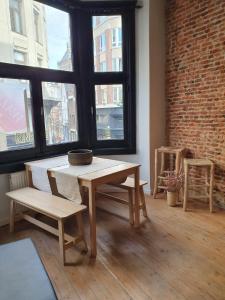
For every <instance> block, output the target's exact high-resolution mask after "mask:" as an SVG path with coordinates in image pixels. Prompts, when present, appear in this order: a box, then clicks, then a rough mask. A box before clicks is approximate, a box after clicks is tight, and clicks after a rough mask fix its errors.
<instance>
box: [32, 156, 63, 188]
mask: <svg viewBox="0 0 225 300" xmlns="http://www.w3.org/2000/svg"><path fill="white" fill-rule="evenodd" d="M66 164H68V157H67V156H66V155H64V156H59V157H54V158H47V159H41V160H36V161H33V162H29V163H27V165H29V166H30V168H31V172H32V181H33V185H34V186H35V187H36V188H37V189H38V190H41V191H43V192H48V193H51V188H50V184H49V180H48V174H47V170H48V169H49V168H53V167H58V166H62V165H66Z"/></svg>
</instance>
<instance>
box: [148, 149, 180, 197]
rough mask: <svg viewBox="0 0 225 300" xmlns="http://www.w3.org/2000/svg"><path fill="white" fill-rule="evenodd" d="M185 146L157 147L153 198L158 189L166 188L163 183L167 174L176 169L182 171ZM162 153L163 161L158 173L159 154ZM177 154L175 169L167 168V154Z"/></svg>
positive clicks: (177, 171)
mask: <svg viewBox="0 0 225 300" xmlns="http://www.w3.org/2000/svg"><path fill="white" fill-rule="evenodd" d="M183 152H184V149H183V148H174V147H164V146H163V147H160V148H158V149H155V181H154V191H153V198H155V197H156V194H157V193H158V189H162V190H166V186H165V185H163V182H164V180H165V179H166V174H168V172H171V171H175V172H176V174H178V173H179V172H180V171H181V168H182V165H183V163H182V162H183ZM159 153H160V154H161V163H160V173H159V175H158V154H159ZM166 154H169V155H175V169H174V170H172V168H171V170H165V155H166Z"/></svg>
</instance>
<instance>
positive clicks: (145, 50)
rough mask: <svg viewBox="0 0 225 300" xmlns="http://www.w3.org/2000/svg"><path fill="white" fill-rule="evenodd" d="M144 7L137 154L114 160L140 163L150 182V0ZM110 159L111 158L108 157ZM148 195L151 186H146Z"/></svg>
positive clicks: (139, 23)
mask: <svg viewBox="0 0 225 300" xmlns="http://www.w3.org/2000/svg"><path fill="white" fill-rule="evenodd" d="M141 3H142V5H143V7H142V8H140V9H136V33H135V34H136V102H137V105H136V107H137V116H136V117H137V124H136V130H137V154H135V155H113V156H110V157H111V158H113V159H118V160H124V161H129V162H135V163H140V164H141V165H142V166H141V172H140V176H141V179H144V180H147V181H148V182H149V181H150V167H149V157H150V154H149V148H150V144H149V114H150V111H149V109H150V100H149V99H150V88H149V82H150V78H149V0H144V1H142V2H141ZM107 157H109V156H107ZM145 191H146V192H147V193H149V192H150V186H149V185H148V186H146V190H145Z"/></svg>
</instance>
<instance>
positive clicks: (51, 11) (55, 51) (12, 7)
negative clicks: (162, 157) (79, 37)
mask: <svg viewBox="0 0 225 300" xmlns="http://www.w3.org/2000/svg"><path fill="white" fill-rule="evenodd" d="M0 10H1V11H3V12H8V13H1V14H0V32H4V34H0V45H1V47H0V61H1V62H5V63H11V64H24V65H27V66H34V67H43V68H49V69H56V70H65V71H72V69H73V68H72V58H71V42H70V17H69V14H68V13H67V12H64V11H61V10H59V9H56V8H53V7H51V6H49V5H45V4H42V3H40V2H37V1H33V0H29V1H27V0H26V1H22V0H9V1H1V9H0ZM8 15H9V16H10V18H8ZM15 52H20V53H22V54H23V55H24V57H25V58H24V61H23V62H20V60H17V59H15Z"/></svg>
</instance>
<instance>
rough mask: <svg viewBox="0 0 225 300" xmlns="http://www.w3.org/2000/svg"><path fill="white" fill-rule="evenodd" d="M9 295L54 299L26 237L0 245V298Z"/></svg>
mask: <svg viewBox="0 0 225 300" xmlns="http://www.w3.org/2000/svg"><path fill="white" fill-rule="evenodd" d="M13 299H16V300H55V299H57V297H56V294H55V291H54V289H53V287H52V284H51V282H50V280H49V277H48V275H47V273H46V271H45V268H44V266H43V264H42V262H41V260H40V258H39V255H38V253H37V250H36V248H35V247H34V245H33V243H32V241H31V240H30V239H23V240H20V241H17V242H13V243H9V244H4V245H0V300H13Z"/></svg>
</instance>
